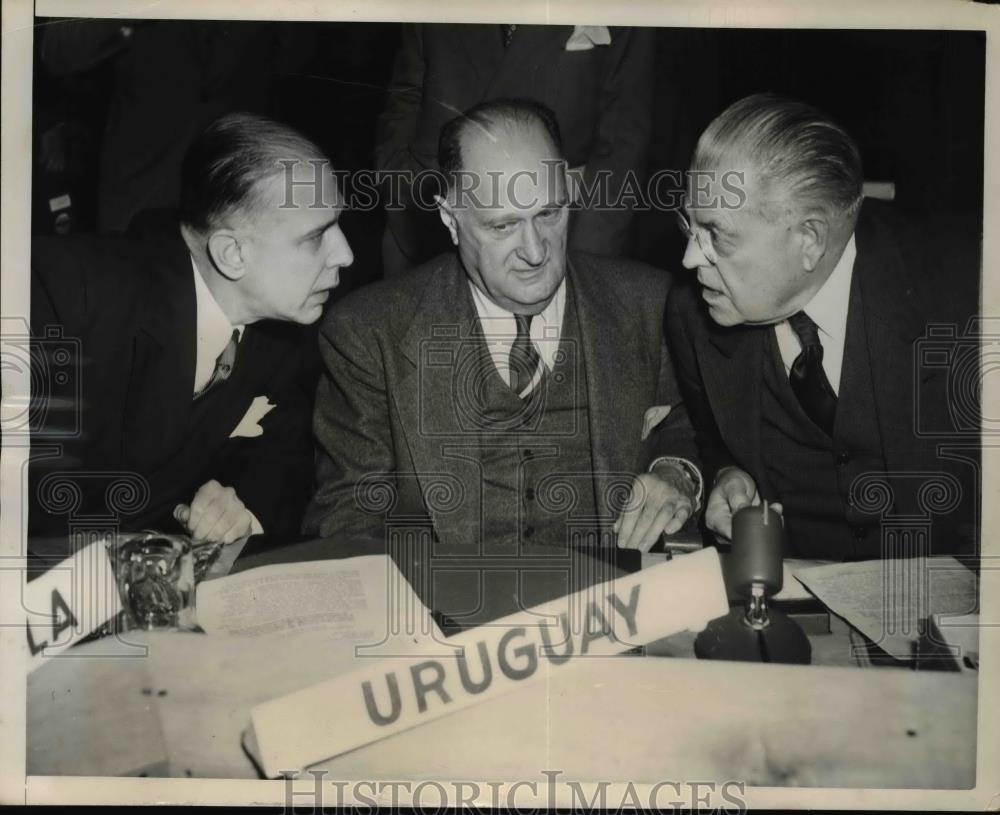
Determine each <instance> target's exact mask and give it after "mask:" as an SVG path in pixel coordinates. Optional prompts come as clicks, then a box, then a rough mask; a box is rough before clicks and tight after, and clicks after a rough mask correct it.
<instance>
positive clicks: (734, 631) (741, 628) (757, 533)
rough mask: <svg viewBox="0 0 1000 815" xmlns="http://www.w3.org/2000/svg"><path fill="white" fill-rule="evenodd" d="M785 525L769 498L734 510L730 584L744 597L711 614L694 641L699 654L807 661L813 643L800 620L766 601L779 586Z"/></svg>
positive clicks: (733, 591) (750, 659)
mask: <svg viewBox="0 0 1000 815" xmlns="http://www.w3.org/2000/svg"><path fill="white" fill-rule="evenodd" d="M784 542H785V526H784V519H783V518H782V517H781V513H779V512H777V511H775V510H774V509H772V508H771V507H770V506H769V505H768V503H767V502H766V501H765V502H763V503H761V504H760V505H758V506H751V507H743V509H741V510H739V511H737V512H736V514H735V515H733V547H732V550H731V551H730V553H729V555H728V561H729V562H728V564H727V566H728V568H727V569H726V572H727V584H728V588H729V591H730V594H731V595H736V596H737V597H739V598H740V599H741V601H742V602H741V603H740V604H739V605H737V606H735V607H734V608H732V609H730V611H729V613H728V614H726V615H725V616H724V617H719V618H717V619H715V620H712V622H710V623H709V624H708V626H707V627H706V628H705V630H704V631H702V632H701V634H699V635H698V637H697V639H696V640H695V643H694V652H695V654H696V656H698V658H699V659H731V660H738V661H741V662H778V663H787V664H799V665H808V664H809V662H810V661H811V659H812V646H811V645H810V644H809V640H808V638H807V637H806V635H805V633H804V632H803V631H802V629H801V628H800V627H799V626H798V624H797V623H796V622H794V621H793V620H790V619H789V618H788V617H787V616H785V615H784V614H783V613H782V612H780V611H778V610H777V609H774V608H769V607H768V599H769V598H770V597H773V596H774V595H776V594H777V593H778V592H779V591H781V587H782V583H783V580H782V562H783V561H782V554H781V553H782V550H783V548H784Z"/></svg>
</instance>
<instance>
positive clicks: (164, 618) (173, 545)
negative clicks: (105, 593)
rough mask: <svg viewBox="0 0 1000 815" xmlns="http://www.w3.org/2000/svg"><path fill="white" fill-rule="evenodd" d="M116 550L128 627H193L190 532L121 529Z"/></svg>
mask: <svg viewBox="0 0 1000 815" xmlns="http://www.w3.org/2000/svg"><path fill="white" fill-rule="evenodd" d="M114 552H115V577H116V579H117V581H118V593H119V595H120V596H121V601H122V606H123V609H124V611H125V618H126V620H127V623H126V627H127V628H140V629H145V630H151V629H154V628H187V629H190V628H193V627H194V625H195V618H194V588H195V557H194V553H193V552H192V547H191V542H190V541H189V540H188V539H187V538H184V537H181V536H179V535H164V534H161V533H158V532H141V533H138V534H135V535H119V536H117V538H116V540H115V547H114Z"/></svg>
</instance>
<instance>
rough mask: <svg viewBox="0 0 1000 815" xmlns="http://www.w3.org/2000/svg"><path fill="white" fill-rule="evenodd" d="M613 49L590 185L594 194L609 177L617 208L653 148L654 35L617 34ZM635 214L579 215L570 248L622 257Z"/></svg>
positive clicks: (588, 175) (596, 212)
mask: <svg viewBox="0 0 1000 815" xmlns="http://www.w3.org/2000/svg"><path fill="white" fill-rule="evenodd" d="M611 37H612V39H611V44H610V45H609V46H608V48H609V49H610V53H609V54H608V60H607V69H606V72H605V79H604V86H603V88H602V89H601V105H600V115H599V119H598V122H597V133H596V136H595V140H594V146H593V148H592V150H591V153H590V156H589V157H588V158H587V169H586V173H585V183H586V185H587V186H588V187H589V188H593V185H594V184H595V179H597V178H599V177H600V174H602V173H609V174H610V179H611V181H610V183H609V184H608V185H607V188H608V190H609V193H610V198H611V201H612V202H614V201H615V200H616V199H617V198H618V196H619V193H620V192H621V189H622V185H623V184H624V182H625V177H626V174H627V173H629V172H630V171H631V172H633V173H635V174H636V177H637V179H639V180H642V178H643V177H644V174H645V173H644V171H645V166H646V153H647V149H648V147H649V138H650V131H651V128H652V123H651V118H650V112H649V110H650V105H651V104H652V95H653V54H654V50H653V49H654V39H653V30H652V29H642V28H614V29H612V31H611ZM631 219H632V212H631V210H630V209H624V210H622V211H607V210H601V209H595V208H587V209H581V210H579V211H578V212H577V213H576V214H575V217H574V223H573V231H572V234H571V236H570V248H572V249H576V250H581V251H585V252H592V253H594V254H596V255H607V256H615V255H620V254H622V252H623V251H624V249H625V244H626V240H627V238H628V230H629V225H630V223H631Z"/></svg>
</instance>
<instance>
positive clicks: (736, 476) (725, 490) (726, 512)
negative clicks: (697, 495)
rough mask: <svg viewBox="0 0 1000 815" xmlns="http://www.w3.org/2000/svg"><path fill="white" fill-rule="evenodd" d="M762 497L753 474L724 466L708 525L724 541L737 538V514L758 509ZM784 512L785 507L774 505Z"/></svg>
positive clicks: (711, 499) (710, 498)
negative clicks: (735, 536)
mask: <svg viewBox="0 0 1000 815" xmlns="http://www.w3.org/2000/svg"><path fill="white" fill-rule="evenodd" d="M759 503H760V495H758V493H757V484H756V483H755V482H754V480H753V478H752V477H751V476H750V473H748V472H746V471H744V470H741V469H740V468H739V467H724V468H723V469H721V470H719V474H718V475H717V476H716V478H715V486H714V487H712V493H711V495H709V496H708V504H707V505H706V507H705V526H707V527H708V528H709V529H710V530H711V531H712V532H714V533H715V534H716V536H717V537H719V538H721V539H722V540H727V541H728V540H731V539H732V537H733V515H735V514H736V512H737V511H738V510H740V509H743V507H749V506H757V504H759ZM771 506H772V507H773V508H774V509H775V510H776V511H777V512H781V504H771Z"/></svg>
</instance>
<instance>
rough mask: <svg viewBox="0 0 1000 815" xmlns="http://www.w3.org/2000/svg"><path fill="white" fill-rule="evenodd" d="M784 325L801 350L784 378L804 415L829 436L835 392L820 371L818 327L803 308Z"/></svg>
mask: <svg viewBox="0 0 1000 815" xmlns="http://www.w3.org/2000/svg"><path fill="white" fill-rule="evenodd" d="M788 324H789V325H790V326H791V327H792V330H793V331H794V332H795V333H796V334H797V335H798V338H799V343H800V344H801V345H802V352H801V353H800V354H799V355H798V356H797V357H796V358H795V361H794V362H793V363H792V369H791V371H789V374H788V380H789V382H790V383H791V385H792V390H793V391H794V392H795V396H796V397H797V398H798V400H799V404H801V405H802V409H803V410H804V411H805V412H806V415H807V416H808V417H809V418H810V419H812V420H813V422H815V423H816V424H817V425H818V426H819V427H820V428H822V429H823V431H824V432H825V433H826V434H827V435H828V436H831V437H832V436H833V419H834V416H835V415H836V413H837V394H836V393H834V391H833V388H832V387H830V380H828V379H827V378H826V372H825V371H824V370H823V345H822V343H821V342H820V341H819V330H818V329H817V328H816V323H814V322H813V321H812V320H811V319H809V317H808V316H807V315H806V313H805V312H804V311H800V312H798V313H797V314H793V315H792V316H791V317H789V318H788Z"/></svg>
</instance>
